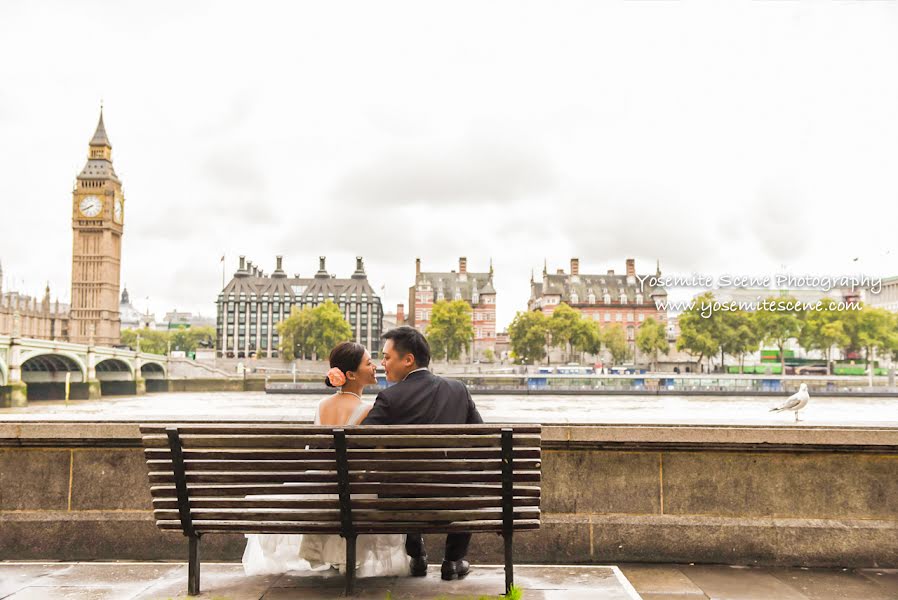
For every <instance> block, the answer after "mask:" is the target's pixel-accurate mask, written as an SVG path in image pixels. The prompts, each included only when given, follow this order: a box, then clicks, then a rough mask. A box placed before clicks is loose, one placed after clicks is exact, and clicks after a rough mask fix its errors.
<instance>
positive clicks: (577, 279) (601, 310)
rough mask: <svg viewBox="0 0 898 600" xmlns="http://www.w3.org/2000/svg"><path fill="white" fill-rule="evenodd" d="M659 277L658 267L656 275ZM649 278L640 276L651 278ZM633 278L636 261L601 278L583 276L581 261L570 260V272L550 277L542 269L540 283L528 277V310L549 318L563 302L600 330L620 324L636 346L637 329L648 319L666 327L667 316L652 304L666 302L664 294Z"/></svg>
mask: <svg viewBox="0 0 898 600" xmlns="http://www.w3.org/2000/svg"><path fill="white" fill-rule="evenodd" d="M651 275H655V276H657V277H660V275H661V267H660V265H658V266H657V267H656V269H655V273H653V274H651ZM651 275H640V276H639V278H642V277H651ZM639 278H637V275H636V261H635V259H632V258H628V259H627V262H626V271H625V272H624V273H622V274H616V273H615V272H614V270H613V269H609V270H608V272H607V273H605V274H604V275H582V274H581V273H580V259H578V258H572V259H571V272H570V273H565V272H564V269H558V271H557V272H556V273H554V274H552V275H550V274H549V273H548V270H547V269H546V268H545V266H544V267H543V277H542V281H536V280H535V279H534V278H533V277H532V276H531V278H530V300H529V301H528V302H527V308H528V310H537V311H541V312H543V313H544V314H546V315H551V314H552V313H553V312H554V311H555V308H556V307H557V306H558V305H559V304H561V303H562V302H563V303H565V304H568V305H569V306H570V307H571V308H573V309H575V310H577V311H578V312H579V313H580V314H582V315H583V316H585V317H586V318H588V319H592V320H594V321H596V322H597V323H598V324H599V325H600V327H602V328H603V329H604V328H605V327H609V326H611V325H615V324H616V325H620V326H621V327H623V328H624V331H625V332H626V333H627V339H628V340H629V341H630V342H632V343H634V344H635V341H636V330H637V329H638V328H639V326H640V325H641V324H642V323H643V322H645V320H646V319H647V318H648V317H652V318H654V319H655V320H656V321H660V322H661V323H663V324H665V327H666V324H667V313H666V311H663V310H658V308H657V306H656V304H655V301H656V300H661V301H666V300H667V292H666V291H665V290H664V288H661V287H652V286H650V285H649V283H650V281H649V280H648V279H645V280H644V283H640V279H639Z"/></svg>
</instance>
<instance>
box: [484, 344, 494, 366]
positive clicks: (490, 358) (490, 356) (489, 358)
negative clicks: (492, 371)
mask: <svg viewBox="0 0 898 600" xmlns="http://www.w3.org/2000/svg"><path fill="white" fill-rule="evenodd" d="M495 360H496V353H495V352H493V349H492V348H487V349H486V350H484V351H483V362H486V363H492V362H494V361H495Z"/></svg>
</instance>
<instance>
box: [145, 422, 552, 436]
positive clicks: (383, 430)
mask: <svg viewBox="0 0 898 600" xmlns="http://www.w3.org/2000/svg"><path fill="white" fill-rule="evenodd" d="M169 427H175V428H177V429H178V432H179V433H180V434H181V435H185V434H193V433H206V434H231V433H253V434H264V435H317V434H321V433H322V432H328V433H327V435H330V436H332V433H330V432H332V431H333V430H334V429H338V427H336V426H333V425H286V424H283V425H282V424H272V423H216V424H208V425H206V424H198V423H171V424H159V425H150V424H144V425H141V426H140V433H141V435H165V430H166V428H169ZM362 428H364V431H365V432H366V433H370V434H374V435H403V434H420V433H421V432H425V433H428V434H431V435H452V434H459V433H460V434H465V435H489V434H493V435H495V434H500V433H501V432H502V430H503V429H506V428H510V429H513V430H514V432H515V434H518V433H529V434H540V433H542V426H541V425H499V424H489V425H486V424H485V425H362V426H359V425H346V426H341V427H339V429H344V430H345V431H346V434H347V435H352V433H353V432H354V431H360V430H362Z"/></svg>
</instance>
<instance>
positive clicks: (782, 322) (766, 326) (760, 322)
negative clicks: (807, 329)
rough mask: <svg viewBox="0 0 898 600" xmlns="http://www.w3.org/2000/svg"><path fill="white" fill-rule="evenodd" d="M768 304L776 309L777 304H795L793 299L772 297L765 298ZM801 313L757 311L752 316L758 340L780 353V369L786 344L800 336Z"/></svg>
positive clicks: (795, 311)
mask: <svg viewBox="0 0 898 600" xmlns="http://www.w3.org/2000/svg"><path fill="white" fill-rule="evenodd" d="M767 300H768V303H769V304H771V305H772V306H774V307H776V305H777V303H778V302H783V303H788V302H792V303H795V302H797V301H796V300H795V298H790V297H786V296H774V297H771V298H767ZM802 316H803V315H802V312H801V311H799V310H794V311H789V310H777V309H773V310H758V311H755V312H754V313H753V314H752V319H753V321H754V324H755V331H756V332H757V334H758V337H759V338H760V340H761V341H762V342H764V343H766V344H774V345H775V346H776V347H777V349H779V351H780V367H781V368H783V369H785V361H786V356H785V354H784V352H783V351H784V350H785V346H786V342H788V341H789V340H790V339H792V338H797V337H799V336H800V335H801V326H802V324H803V322H804V321H803V318H802Z"/></svg>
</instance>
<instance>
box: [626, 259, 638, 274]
mask: <svg viewBox="0 0 898 600" xmlns="http://www.w3.org/2000/svg"><path fill="white" fill-rule="evenodd" d="M631 276H632V277H635V276H636V260H635V259H633V258H628V259H627V277H631Z"/></svg>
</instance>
